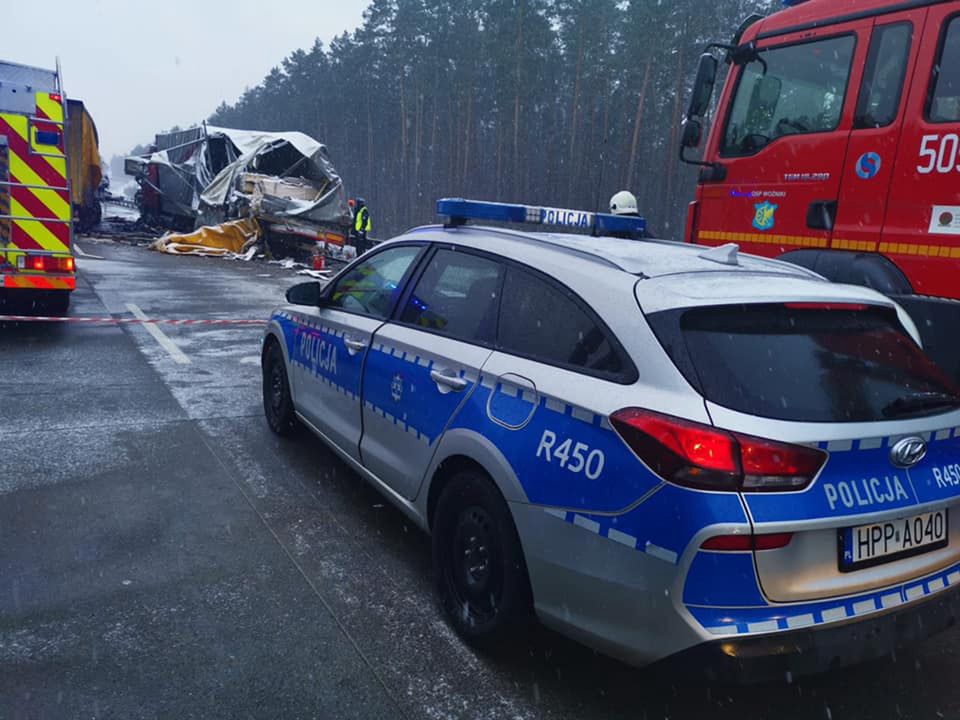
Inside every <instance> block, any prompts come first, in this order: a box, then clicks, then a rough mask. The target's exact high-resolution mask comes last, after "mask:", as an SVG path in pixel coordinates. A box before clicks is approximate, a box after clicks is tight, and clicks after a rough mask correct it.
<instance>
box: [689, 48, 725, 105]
mask: <svg viewBox="0 0 960 720" xmlns="http://www.w3.org/2000/svg"><path fill="white" fill-rule="evenodd" d="M717 68H718V63H717V59H716V58H715V57H714V56H713V55H711V54H710V53H704V54H703V55H701V56H700V63H699V64H698V65H697V78H696V80H694V81H693V94H692V95H691V96H690V107H689V108H688V109H687V117H688V118H702V117H704V116H705V115H706V114H707V110H709V109H710V98H711V97H712V96H713V86H714V85H715V84H716V82H717Z"/></svg>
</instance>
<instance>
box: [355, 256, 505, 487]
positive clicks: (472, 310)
mask: <svg viewBox="0 0 960 720" xmlns="http://www.w3.org/2000/svg"><path fill="white" fill-rule="evenodd" d="M503 274H504V268H503V265H502V264H501V263H500V262H498V261H497V260H495V259H492V258H490V257H488V256H483V255H478V254H474V253H471V252H465V251H463V250H460V249H454V248H452V247H441V248H439V249H437V250H436V251H435V253H434V255H433V256H432V257H431V258H430V259H429V260H428V262H427V263H426V265H425V268H424V270H423V272H422V274H421V275H420V277H419V278H418V279H416V280H415V284H414V287H413V289H412V291H411V292H409V293H407V296H406V298H405V299H404V300H402V301H401V304H402V307H401V308H400V309H399V310H398V312H397V313H396V314H395V320H394V322H391V323H388V324H386V325H384V326H383V327H382V328H380V329H379V330H378V331H377V333H376V335H375V336H374V338H373V344H372V346H371V348H370V352H369V355H368V357H367V362H366V366H365V368H364V375H363V439H362V441H361V444H360V450H361V456H362V460H363V464H364V465H365V466H366V467H367V468H368V469H369V470H370V471H371V472H372V473H374V474H375V475H376V476H377V477H378V478H380V479H381V480H382V481H383V482H385V483H386V484H387V485H389V486H390V487H391V488H393V490H395V491H396V492H397V493H399V494H400V495H402V496H403V497H405V498H407V499H413V498H414V497H415V496H416V494H417V491H418V489H419V487H420V483H421V482H422V480H423V476H424V473H425V472H426V469H427V466H428V465H429V464H430V460H431V459H432V457H433V453H434V451H435V450H436V447H437V441H438V440H439V439H440V437H441V436H442V435H443V432H444V430H445V429H446V427H447V425H448V424H449V423H450V421H451V419H452V418H453V417H454V416H455V415H456V413H457V412H458V410H459V409H460V408H461V407H462V406H463V404H464V403H465V402H466V401H467V399H468V398H469V397H470V395H471V394H472V393H473V391H474V389H475V388H476V386H477V382H478V380H479V377H480V371H481V369H482V367H483V364H484V363H485V362H486V361H487V358H489V357H490V354H491V352H492V347H493V343H494V342H495V340H496V332H497V313H498V312H499V306H500V293H501V286H502V285H503Z"/></svg>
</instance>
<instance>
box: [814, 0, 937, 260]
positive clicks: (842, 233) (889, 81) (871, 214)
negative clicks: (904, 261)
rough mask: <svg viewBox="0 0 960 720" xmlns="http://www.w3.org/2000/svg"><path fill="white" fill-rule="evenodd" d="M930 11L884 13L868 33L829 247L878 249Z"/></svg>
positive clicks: (852, 92)
mask: <svg viewBox="0 0 960 720" xmlns="http://www.w3.org/2000/svg"><path fill="white" fill-rule="evenodd" d="M926 14H927V11H926V9H922V10H913V11H910V12H902V13H896V14H894V15H884V16H882V17H881V18H879V19H878V20H877V24H876V25H875V26H874V28H873V31H872V33H871V34H870V36H869V49H868V52H867V61H866V66H865V68H864V72H863V78H862V79H861V81H860V84H859V87H858V88H856V89H852V90H851V95H852V96H853V97H852V98H851V99H853V100H855V102H856V105H855V111H854V116H853V129H852V130H851V132H850V142H849V146H848V148H847V153H846V161H845V163H844V168H843V175H842V178H841V187H840V197H839V201H838V203H837V214H836V223H835V225H834V228H833V232H832V234H831V241H830V246H831V247H832V248H833V249H835V250H855V251H870V252H875V251H877V249H878V245H879V241H880V231H881V229H882V228H883V221H884V214H885V212H886V207H887V196H888V193H889V191H890V186H891V178H892V177H893V175H894V170H895V168H894V160H895V158H896V155H897V146H898V144H899V141H900V134H901V131H902V129H903V120H904V117H905V116H906V109H905V106H906V102H904V99H905V98H906V97H907V95H908V92H909V89H910V84H911V83H910V81H911V78H913V76H914V70H915V67H916V56H917V52H918V51H919V49H920V47H921V45H922V42H923V34H924V33H923V29H924V21H925V19H926Z"/></svg>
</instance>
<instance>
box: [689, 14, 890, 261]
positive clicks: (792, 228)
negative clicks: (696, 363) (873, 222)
mask: <svg viewBox="0 0 960 720" xmlns="http://www.w3.org/2000/svg"><path fill="white" fill-rule="evenodd" d="M871 27H872V21H865V20H861V21H857V22H851V23H844V24H840V25H830V26H829V27H825V28H821V29H818V30H815V31H812V32H803V33H794V34H790V35H780V36H776V37H771V38H766V39H763V38H761V40H760V42H759V47H760V53H759V56H758V58H757V59H756V60H754V61H752V62H747V63H746V64H745V65H743V66H741V67H740V68H739V73H740V77H739V78H738V79H737V81H736V82H735V84H734V85H735V86H734V88H733V90H732V91H728V92H732V94H731V95H730V96H729V97H725V98H724V101H723V102H722V103H721V107H728V110H727V113H726V117H723V118H718V122H723V123H725V125H724V128H723V131H722V132H720V133H715V134H714V136H715V139H714V140H713V143H714V145H713V146H711V147H710V148H708V157H711V158H714V159H716V160H718V161H719V162H720V164H722V165H723V166H724V167H725V168H726V180H725V181H724V182H723V183H710V182H705V183H703V184H702V185H701V187H702V193H701V205H700V216H699V223H698V235H697V239H698V242H701V243H704V244H709V245H718V244H721V243H726V242H737V243H739V244H740V245H741V246H742V247H743V249H744V250H745V251H749V252H754V253H757V254H761V255H766V256H777V255H779V254H780V253H782V252H786V251H788V250H794V249H797V248H803V247H827V245H828V242H829V238H830V227H831V225H832V221H833V217H834V213H835V211H836V202H837V199H838V196H839V190H840V175H841V172H842V170H843V161H844V155H845V152H846V148H847V141H848V138H849V135H850V129H851V127H852V123H853V107H854V104H855V99H856V90H855V89H856V88H857V87H858V86H859V82H860V77H861V75H862V66H863V63H864V61H865V59H866V54H867V47H866V46H867V44H868V43H867V41H868V40H869V30H870V28H871ZM851 95H852V96H853V99H851Z"/></svg>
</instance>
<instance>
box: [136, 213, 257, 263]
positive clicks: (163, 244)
mask: <svg viewBox="0 0 960 720" xmlns="http://www.w3.org/2000/svg"><path fill="white" fill-rule="evenodd" d="M260 238H261V233H260V226H259V225H258V224H257V221H256V220H254V219H253V218H244V219H243V220H232V221H230V222H224V223H221V224H220V225H214V226H204V227H201V228H200V229H199V230H194V231H193V232H192V233H167V234H166V235H164V236H163V237H161V238H159V239H158V240H156V241H154V242H153V243H152V244H151V245H150V249H151V250H156V251H158V252H165V253H169V254H170V255H207V256H214V257H232V258H235V259H243V260H252V259H253V257H254V255H256V253H257V244H258V243H259V242H260Z"/></svg>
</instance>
